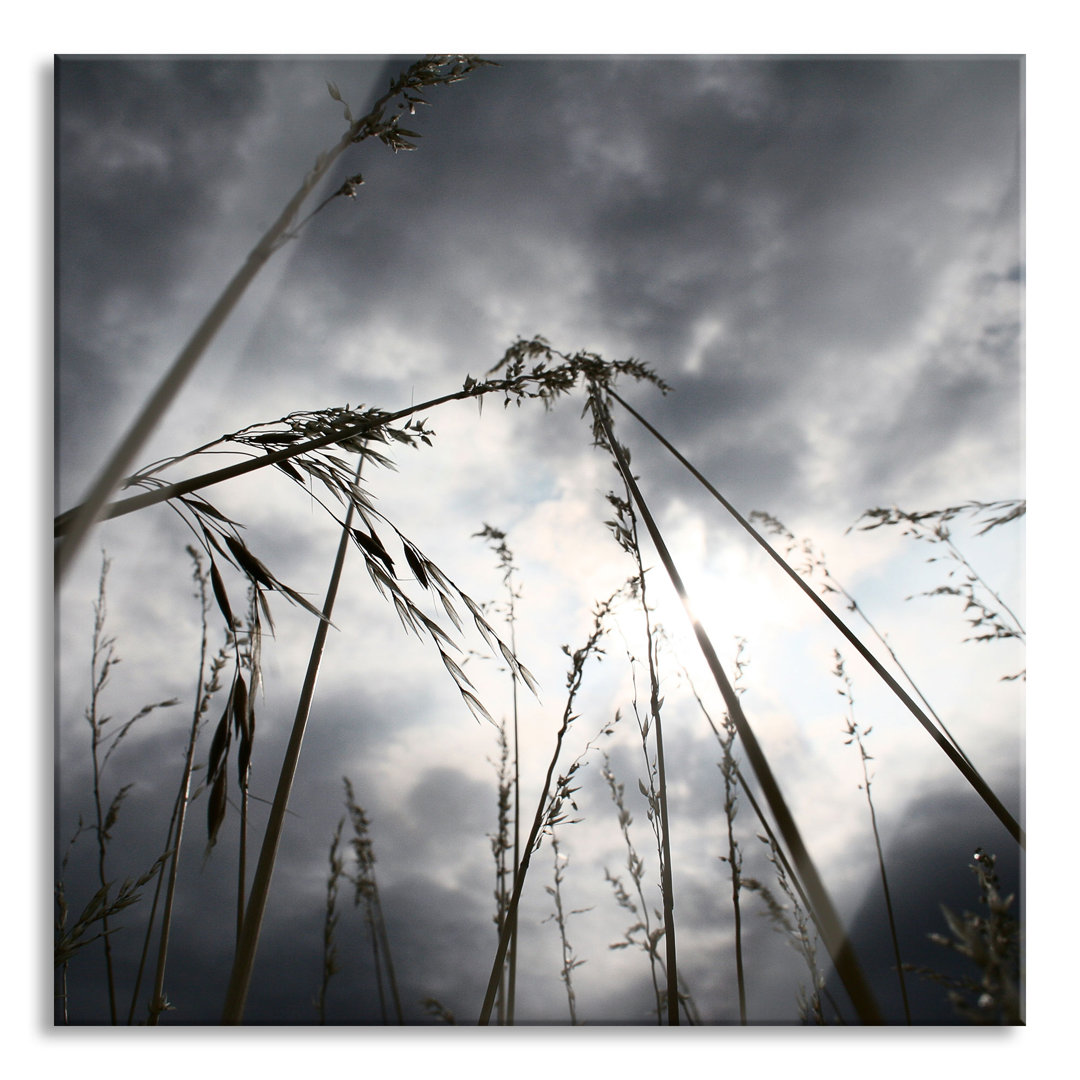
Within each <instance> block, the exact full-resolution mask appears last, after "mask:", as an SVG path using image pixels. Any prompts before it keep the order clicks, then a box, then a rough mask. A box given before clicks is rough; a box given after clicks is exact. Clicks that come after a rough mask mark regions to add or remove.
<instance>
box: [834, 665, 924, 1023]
mask: <svg viewBox="0 0 1080 1080" xmlns="http://www.w3.org/2000/svg"><path fill="white" fill-rule="evenodd" d="M833 659H834V661H835V666H834V668H833V674H834V675H835V676H836V677H837V678H838V679H839V680H840V682H841V684H842V687H843V689H841V690H840V691H839V693H840V694H842V695H843V697H844V700H845V701H846V702H847V710H848V712H847V717H846V727H845V728H844V734H845V735H846V736H847V738H846V739H845V740H844V745H845V746H850V745H851V744H852V743H855V745H856V746H857V747H858V748H859V760H860V762H861V764H862V774H863V782H862V783H861V784H860V785H859V786H860V787H861V788H862V789H863V792H864V793H865V795H866V805H867V807H868V808H869V810H870V827H871V829H872V830H873V833H874V847H875V849H876V850H877V860H878V871H879V873H880V875H881V888H882V891H883V893H884V895H885V911H886V914H887V916H888V920H889V936H890V938H891V939H892V947H893V956H894V957H895V959H896V977H897V979H898V980H899V982H900V997H901V999H902V1001H903V1003H904V1019H905V1020H906V1021H907V1023H908V1025H909V1026H910V1024H911V1006H910V1004H909V1003H908V993H907V983H906V982H905V980H904V961H903V959H902V958H901V956H900V939H899V937H898V935H897V932H896V918H895V916H894V914H893V904H892V894H891V893H890V892H889V875H888V874H887V873H886V871H885V855H884V852H883V851H882V849H881V833H880V832H879V831H878V824H877V812H876V811H875V809H874V798H873V796H872V795H871V794H870V770H869V768H868V766H867V762H868V761H872V760H873V758H871V756H870V755H869V754H868V753H867V752H866V746H865V745H864V744H863V738H864V736H866V735H869V734H870V731H871V730H872V729H871V728H867V729H866V730H865V731H860V730H859V725H858V724H857V723H856V721H855V698H854V696H853V694H852V688H851V679H850V677H849V676H848V674H847V672H846V671H845V670H844V658H843V657H842V656H841V655H840V653H839V652H838V651H837V650H835V649H834V650H833Z"/></svg>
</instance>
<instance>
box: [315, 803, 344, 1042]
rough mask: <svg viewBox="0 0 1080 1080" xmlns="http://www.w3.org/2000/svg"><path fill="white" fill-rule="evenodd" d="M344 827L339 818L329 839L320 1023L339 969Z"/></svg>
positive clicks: (317, 1006) (317, 1000)
mask: <svg viewBox="0 0 1080 1080" xmlns="http://www.w3.org/2000/svg"><path fill="white" fill-rule="evenodd" d="M344 827H345V819H344V818H339V819H338V823H337V828H336V829H335V830H334V835H333V837H332V838H331V840H330V855H329V862H330V872H329V874H328V875H327V878H326V911H325V913H324V915H323V933H322V938H323V959H322V982H321V983H320V984H319V993H318V994H317V995H316V997H315V1011H316V1013H318V1016H319V1024H320V1025H324V1024H325V1023H326V995H327V992H328V991H329V989H330V980H331V979H332V978H333V977H334V976H335V975H336V974H337V973H338V971H340V970H341V969H340V968H339V967H338V962H337V945H336V944H335V942H334V932H335V931H336V929H337V924H338V912H337V898H338V889H339V888H340V883H341V878H342V876H343V874H344V872H345V863H344V860H343V859H342V857H341V855H340V854H339V851H340V848H341V830H342V829H343V828H344Z"/></svg>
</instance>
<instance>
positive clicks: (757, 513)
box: [750, 510, 974, 768]
mask: <svg viewBox="0 0 1080 1080" xmlns="http://www.w3.org/2000/svg"><path fill="white" fill-rule="evenodd" d="M750 520H751V521H754V520H757V521H760V522H762V523H763V524H764V525H767V526H768V527H769V529H770V530H771V531H772V532H773V534H774V535H776V536H781V537H783V538H784V539H785V540H786V541H787V543H788V548H787V551H786V552H785V555H790V554H791V552H792V551H794V550H795V549H796V547H797V543H796V540H795V535H794V533H792V532H791V531H790V530H789V529H788V528H787V527H786V526H785V525H784V524H783V522H781V521H779V520H778V519H777V518H775V517H773V516H772V514H766V513H764V512H763V511H761V510H753V511H751V513H750ZM801 550H802V553H803V555H804V556H805V562H804V563H803V565H802V566H801V567H799V572H800V573H801V574H803V575H804V576H805V577H807V578H809V577H810V576H811V575H812V574H813V572H814V571H815V570H820V571H821V575H822V578H823V579H824V580H823V582H822V585H821V589H822V592H825V593H836V594H838V595H839V596H842V597H843V598H844V603H845V604H846V605H847V609H848V611H850V612H852V613H853V614H855V615H858V616H859V618H860V619H862V621H863V622H864V623H865V624H866V627H867V629H868V630H869V631H870V632H871V633H872V634H873V635H874V637H876V638H877V639H878V641H880V642H881V644H882V646H883V647H884V648H885V650H886V651H887V652H888V654H889V656H890V657H891V658H892V662H893V663H894V664H895V665H896V669H897V671H899V672H900V674H901V675H903V677H904V678H905V679H906V680H907V684H908V686H910V687H911V689H912V692H913V693H914V694H915V696H916V697H917V698H918V699H919V700H920V701H921V702H922V703H923V705H924V707H925V708H926V711H927V713H929V715H930V716H932V717H933V718H934V722H935V723H936V724H937V726H938V727H939V728H940V729H941V732H942V734H944V736H945V737H946V738H947V739H948V740H949V742H951V743H952V744H953V746H954V747H955V748H956V751H957V753H959V754H960V755H961V756H962V757H963V758H964V760H965V761H966V762H967V763H968V764H969V765H971V766H972V768H974V764H973V763H972V761H971V758H969V757H968V755H967V753H966V752H965V751H964V748H963V747H962V746H961V745H960V743H959V742H958V741H957V739H956V737H955V736H954V735H953V733H952V732H951V731H950V730H949V729H948V727H947V726H946V724H945V721H944V720H942V718H941V717H940V716H939V715H938V713H937V711H936V710H935V709H934V707H933V705H931V704H930V702H929V700H928V699H927V697H926V695H925V694H924V693H923V691H922V689H921V688H920V686H919V684H918V683H917V682H916V681H915V679H914V677H913V676H912V674H911V673H910V672H909V671H908V669H907V668H906V667H905V666H904V664H903V662H902V661H901V659H900V657H899V656H898V655H897V653H896V650H895V649H894V648H893V647H892V643H891V642H890V641H889V639H888V637H887V636H886V635H885V634H883V633H882V632H881V631H880V630H879V629H878V628H877V625H876V624H875V623H874V622H873V620H872V619H871V618H870V616H869V615H867V614H866V612H865V611H864V610H863V607H862V605H861V604H860V603H859V602H858V601H857V600H856V599H855V597H854V596H852V595H851V593H850V592H848V590H847V589H846V588H845V587H844V586H843V585H842V584H841V583H840V582H839V581H837V579H836V578H835V577H834V576H833V574H832V572H831V571H830V570H829V567H828V564H827V563H826V561H825V556H824V554H822V553H821V552H819V551H816V550H815V549H814V547H813V545H812V544H811V543H810V541H809V540H803V541H802V547H801Z"/></svg>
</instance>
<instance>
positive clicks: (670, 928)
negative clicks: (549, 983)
mask: <svg viewBox="0 0 1080 1080" xmlns="http://www.w3.org/2000/svg"><path fill="white" fill-rule="evenodd" d="M626 490H627V497H628V499H629V495H630V489H629V487H627V489H626ZM627 508H628V509H629V511H630V546H631V547H632V549H633V553H634V560H635V562H636V563H637V571H638V572H637V580H638V589H639V592H640V596H641V610H642V614H643V616H644V620H645V642H646V651H647V656H648V661H649V713H650V715H651V716H652V722H653V738H654V740H655V742H656V774H657V790H656V801H657V805H658V807H659V815H658V817H659V821H658V825H659V831H660V837H659V839H660V852H659V854H660V888H661V891H662V894H663V898H664V948H665V953H666V956H667V964H666V965H665V970H666V975H667V1013H668V1024H669V1025H678V1023H679V982H678V968H677V954H676V949H675V889H674V885H673V882H672V873H671V820H670V816H669V813H668V801H667V771H666V768H665V765H664V729H663V723H662V721H661V717H660V678H659V675H658V674H657V670H656V643H655V641H654V639H653V630H652V620H651V618H650V616H649V604H648V597H647V593H646V584H645V567H644V565H643V563H642V561H641V544H640V543H639V541H638V531H637V517H636V516H635V515H634V513H633V510H632V509H630V504H629V502H628V503H627ZM647 758H648V752H647V751H646V760H647Z"/></svg>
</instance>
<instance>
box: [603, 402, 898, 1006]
mask: <svg viewBox="0 0 1080 1080" xmlns="http://www.w3.org/2000/svg"><path fill="white" fill-rule="evenodd" d="M591 403H592V409H593V415H594V417H595V418H596V421H597V423H598V425H599V427H600V429H601V430H602V432H603V434H604V437H605V438H606V440H607V444H608V448H609V450H610V451H611V453H612V454H613V455H614V456H615V458H616V461H617V462H618V465H619V470H620V472H621V473H622V475H623V479H624V480H625V481H626V484H627V486H628V487H629V489H630V492H631V494H632V495H633V498H634V502H635V503H636V504H637V507H638V510H639V511H640V513H641V517H642V520H643V521H644V522H645V526H646V528H647V529H648V531H649V536H650V537H651V538H652V541H653V545H654V546H655V547H656V550H657V553H658V554H659V556H660V559H661V561H662V562H663V564H664V568H665V569H666V570H667V572H668V576H669V577H670V578H671V583H672V585H673V586H674V588H675V591H676V593H678V596H679V599H680V600H681V601H682V604H683V607H684V608H685V609H686V613H687V615H688V617H689V619H690V622H691V624H692V626H693V629H694V634H695V636H696V637H697V640H698V645H699V646H700V648H701V651H702V654H703V655H704V657H705V660H706V662H707V663H708V665H709V668H710V670H711V671H712V674H713V677H714V678H715V680H716V683H717V686H718V687H719V689H720V693H721V695H722V696H723V698H724V703H725V704H726V705H727V708H728V712H729V714H730V716H731V718H732V721H733V722H734V723H735V727H736V729H737V731H738V733H739V738H740V739H741V740H742V743H743V746H744V748H745V750H746V755H747V757H748V758H749V760H750V764H751V766H752V767H753V769H754V773H755V775H756V776H757V780H758V783H759V784H760V785H761V789H762V792H763V793H764V795H765V798H766V801H767V802H768V804H769V808H770V809H771V811H772V814H773V817H774V819H775V820H776V823H777V825H778V827H779V829H780V832H781V834H782V835H783V837H784V839H785V841H786V843H787V846H788V849H789V850H790V851H791V853H792V856H793V858H794V860H795V863H796V865H797V866H798V868H799V873H800V876H801V877H802V880H803V882H804V884H805V885H806V888H807V891H808V893H809V895H810V897H811V903H812V910H814V911H816V913H817V917H818V919H819V920H820V924H821V927H822V937H823V939H824V941H825V945H826V948H828V950H829V955H830V956H831V957H832V960H833V964H834V965H835V966H836V970H837V973H838V974H839V976H840V979H841V981H842V982H843V983H844V987H845V989H846V990H847V992H848V994H849V995H850V997H851V1000H852V1003H853V1004H854V1005H855V1008H856V1010H857V1011H858V1013H859V1016H860V1018H861V1019H862V1020H863V1022H864V1023H868V1024H880V1023H881V1012H880V1010H879V1009H878V1007H877V1003H876V1002H875V1001H874V996H873V993H872V992H871V990H870V986H869V984H868V983H867V982H866V979H865V977H864V976H863V973H862V970H861V969H860V967H859V964H858V961H857V960H856V958H855V954H854V952H853V950H852V948H851V943H850V941H849V940H848V938H847V935H846V934H845V933H844V930H843V927H842V926H841V923H840V918H839V916H838V915H837V913H836V909H835V907H834V906H833V903H832V900H831V899H830V898H829V894H828V892H827V891H826V889H825V885H824V882H823V881H822V880H821V877H820V875H819V874H818V872H817V868H816V867H815V866H814V863H813V861H812V860H811V858H810V853H809V852H808V851H807V849H806V845H805V844H804V843H803V839H802V836H801V835H800V833H799V830H798V827H797V826H796V824H795V819H794V818H793V817H792V815H791V811H790V810H789V809H788V806H787V803H786V802H785V801H784V797H783V795H782V794H781V793H780V787H779V785H778V784H777V782H776V779H775V777H774V776H773V773H772V769H771V767H770V766H769V763H768V760H767V759H766V757H765V754H764V751H763V750H762V749H761V746H760V744H759V743H758V741H757V736H756V735H755V734H754V731H753V729H752V728H751V727H750V724H749V721H748V720H747V719H746V716H745V714H744V713H743V710H742V705H741V703H740V701H739V697H738V695H737V694H736V693H735V691H734V690H733V689H732V686H731V683H730V682H729V681H728V678H727V675H725V673H724V669H723V667H722V665H721V663H720V659H719V657H718V656H717V655H716V650H715V649H714V648H713V645H712V642H711V641H710V640H709V636H708V634H707V633H706V632H705V628H704V627H703V626H702V625H701V623H700V622H699V621H698V619H697V617H696V615H694V612H693V607H692V605H691V603H690V597H689V594H688V593H687V591H686V587H685V585H684V584H683V581H682V578H681V576H680V575H679V572H678V570H677V569H676V567H675V564H674V562H673V561H672V558H671V554H670V553H669V551H668V548H667V544H666V543H665V542H664V539H663V536H662V535H661V534H660V530H659V528H658V527H657V525H656V522H655V520H654V519H653V516H652V514H651V512H650V511H649V508H648V506H647V504H646V503H645V500H644V498H643V497H642V495H641V491H640V490H639V488H638V486H637V482H636V481H635V479H634V477H633V474H632V473H631V472H630V466H629V463H628V462H627V461H626V458H625V456H624V455H623V453H622V450H621V448H620V446H619V444H618V442H617V441H616V439H615V435H614V432H613V431H612V429H611V420H610V417H609V416H608V411H607V408H606V407H605V406H604V404H603V403H602V402H601V401H600V400H599V399H598V397H597V396H596V395H595V394H594V395H593V397H592V398H591Z"/></svg>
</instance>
